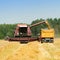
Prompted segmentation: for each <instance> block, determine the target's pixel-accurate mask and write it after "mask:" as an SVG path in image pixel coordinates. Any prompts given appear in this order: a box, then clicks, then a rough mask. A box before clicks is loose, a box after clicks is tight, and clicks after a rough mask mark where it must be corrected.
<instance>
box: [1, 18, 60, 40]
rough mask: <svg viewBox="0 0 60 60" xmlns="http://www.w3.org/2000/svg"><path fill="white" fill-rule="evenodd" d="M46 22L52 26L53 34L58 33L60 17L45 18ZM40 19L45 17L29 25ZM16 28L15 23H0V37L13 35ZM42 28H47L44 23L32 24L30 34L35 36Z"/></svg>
mask: <svg viewBox="0 0 60 60" xmlns="http://www.w3.org/2000/svg"><path fill="white" fill-rule="evenodd" d="M46 20H47V21H48V23H49V24H50V26H51V28H54V30H55V35H56V36H59V35H60V18H58V19H57V18H54V19H52V18H48V19H46ZM40 21H45V19H42V18H41V19H36V20H34V21H32V22H31V24H30V25H32V24H35V23H38V22H40ZM15 28H16V24H0V39H4V38H5V37H6V36H10V37H13V36H14V30H15ZM42 28H47V25H46V24H40V25H37V26H34V27H32V28H31V31H32V36H37V35H38V34H39V33H40V30H41V29H42Z"/></svg>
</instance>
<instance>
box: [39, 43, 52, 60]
mask: <svg viewBox="0 0 60 60" xmlns="http://www.w3.org/2000/svg"><path fill="white" fill-rule="evenodd" d="M39 52H40V53H39V55H38V59H39V60H41V59H40V58H42V59H43V60H45V59H48V60H49V59H51V55H50V53H49V51H47V50H46V49H45V48H44V47H43V44H39Z"/></svg>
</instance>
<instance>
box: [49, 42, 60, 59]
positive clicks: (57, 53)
mask: <svg viewBox="0 0 60 60" xmlns="http://www.w3.org/2000/svg"><path fill="white" fill-rule="evenodd" d="M48 46H49V47H50V48H49V49H50V53H51V55H52V57H53V59H56V60H60V48H57V46H55V45H54V44H52V43H50V44H48Z"/></svg>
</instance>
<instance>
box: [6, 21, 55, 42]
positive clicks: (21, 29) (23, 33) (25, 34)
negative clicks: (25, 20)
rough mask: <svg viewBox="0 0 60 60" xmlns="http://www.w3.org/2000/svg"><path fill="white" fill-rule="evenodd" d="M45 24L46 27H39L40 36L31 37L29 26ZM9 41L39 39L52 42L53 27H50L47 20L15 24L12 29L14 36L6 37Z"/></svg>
mask: <svg viewBox="0 0 60 60" xmlns="http://www.w3.org/2000/svg"><path fill="white" fill-rule="evenodd" d="M44 23H45V24H47V26H48V29H41V33H40V36H38V37H32V35H31V34H32V33H31V28H32V27H34V26H37V25H40V24H44ZM7 39H8V40H9V41H20V42H21V43H28V42H30V41H41V43H43V42H50V43H53V40H54V29H51V28H50V25H49V24H48V22H47V21H42V22H38V23H36V24H33V25H31V26H28V25H27V24H17V26H16V29H15V31H14V37H8V38H7Z"/></svg>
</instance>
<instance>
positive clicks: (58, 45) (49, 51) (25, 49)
mask: <svg viewBox="0 0 60 60" xmlns="http://www.w3.org/2000/svg"><path fill="white" fill-rule="evenodd" d="M0 60H60V38H55V39H54V43H42V44H41V43H40V42H37V41H33V42H29V43H28V44H20V42H9V41H5V40H0Z"/></svg>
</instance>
